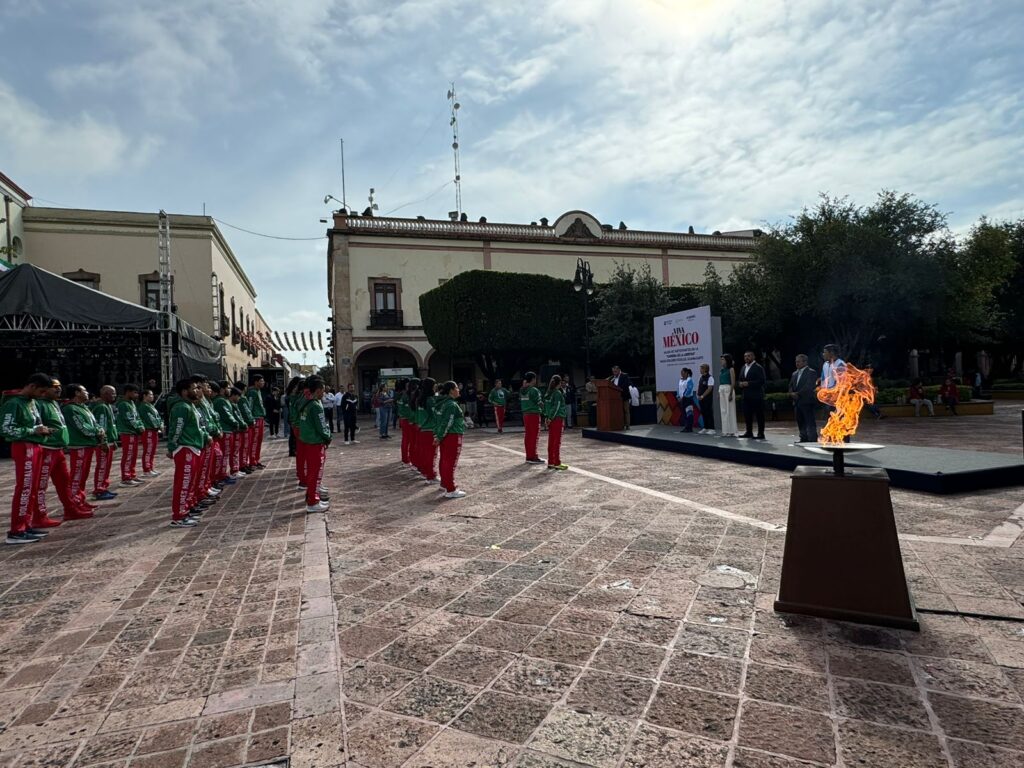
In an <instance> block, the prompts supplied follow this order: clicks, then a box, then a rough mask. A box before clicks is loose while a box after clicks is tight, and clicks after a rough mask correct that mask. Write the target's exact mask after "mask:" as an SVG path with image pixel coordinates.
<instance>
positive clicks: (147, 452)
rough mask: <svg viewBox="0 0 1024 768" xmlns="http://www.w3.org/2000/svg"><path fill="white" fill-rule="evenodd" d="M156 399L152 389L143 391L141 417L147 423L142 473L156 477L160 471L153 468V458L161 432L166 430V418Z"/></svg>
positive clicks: (144, 434) (140, 408)
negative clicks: (164, 418) (160, 410)
mask: <svg viewBox="0 0 1024 768" xmlns="http://www.w3.org/2000/svg"><path fill="white" fill-rule="evenodd" d="M155 399H156V397H155V395H154V394H153V390H152V389H146V390H143V392H142V402H141V403H139V417H140V418H141V419H142V423H143V424H144V425H145V429H144V430H143V432H142V474H143V475H144V476H146V477H156V476H157V475H159V474H160V473H159V472H158V471H157V470H155V469H154V468H153V459H155V458H156V447H157V444H158V443H159V442H160V433H161V432H163V431H164V420H163V419H162V418H160V414H159V412H157V410H156V406H154V405H153V401H154V400H155Z"/></svg>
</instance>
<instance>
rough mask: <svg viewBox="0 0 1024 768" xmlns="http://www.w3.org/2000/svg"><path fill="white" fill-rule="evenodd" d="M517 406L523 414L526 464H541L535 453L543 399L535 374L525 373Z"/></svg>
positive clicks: (541, 460)
mask: <svg viewBox="0 0 1024 768" xmlns="http://www.w3.org/2000/svg"><path fill="white" fill-rule="evenodd" d="M519 405H520V408H521V410H522V413H523V427H524V428H525V433H524V435H523V447H524V448H525V449H526V463H527V464H543V463H544V460H543V459H542V458H541V457H540V455H539V454H538V453H537V443H538V441H539V440H540V417H541V413H542V411H543V409H544V398H543V397H542V396H541V394H540V390H539V389H537V374H536V373H534V372H533V371H527V373H526V375H525V376H523V383H522V386H520V387H519Z"/></svg>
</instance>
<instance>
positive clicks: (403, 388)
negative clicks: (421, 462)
mask: <svg viewBox="0 0 1024 768" xmlns="http://www.w3.org/2000/svg"><path fill="white" fill-rule="evenodd" d="M409 386H410V382H409V379H399V380H398V381H396V382H395V413H397V414H398V435H399V437H400V438H401V440H402V443H401V456H402V464H405V465H406V466H408V464H409Z"/></svg>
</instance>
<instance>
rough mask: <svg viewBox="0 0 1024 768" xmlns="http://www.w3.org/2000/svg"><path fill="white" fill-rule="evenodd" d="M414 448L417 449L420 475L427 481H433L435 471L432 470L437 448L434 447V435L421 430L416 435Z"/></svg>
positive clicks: (435, 462)
mask: <svg viewBox="0 0 1024 768" xmlns="http://www.w3.org/2000/svg"><path fill="white" fill-rule="evenodd" d="M416 447H417V448H418V449H419V457H420V464H419V465H418V469H419V471H420V474H421V475H423V476H424V477H425V478H427V480H434V479H435V478H436V477H437V471H436V470H435V469H434V467H435V465H436V464H437V448H435V447H434V433H433V432H431V431H430V430H429V429H421V430H420V431H419V434H417V435H416Z"/></svg>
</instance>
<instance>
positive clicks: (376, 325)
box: [369, 309, 405, 330]
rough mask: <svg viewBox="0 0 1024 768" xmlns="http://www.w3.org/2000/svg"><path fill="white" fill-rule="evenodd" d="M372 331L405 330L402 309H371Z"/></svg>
mask: <svg viewBox="0 0 1024 768" xmlns="http://www.w3.org/2000/svg"><path fill="white" fill-rule="evenodd" d="M369 327H370V329H371V330H377V329H382V328H404V327H405V323H404V321H403V318H402V310H400V309H371V310H370V326H369Z"/></svg>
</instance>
